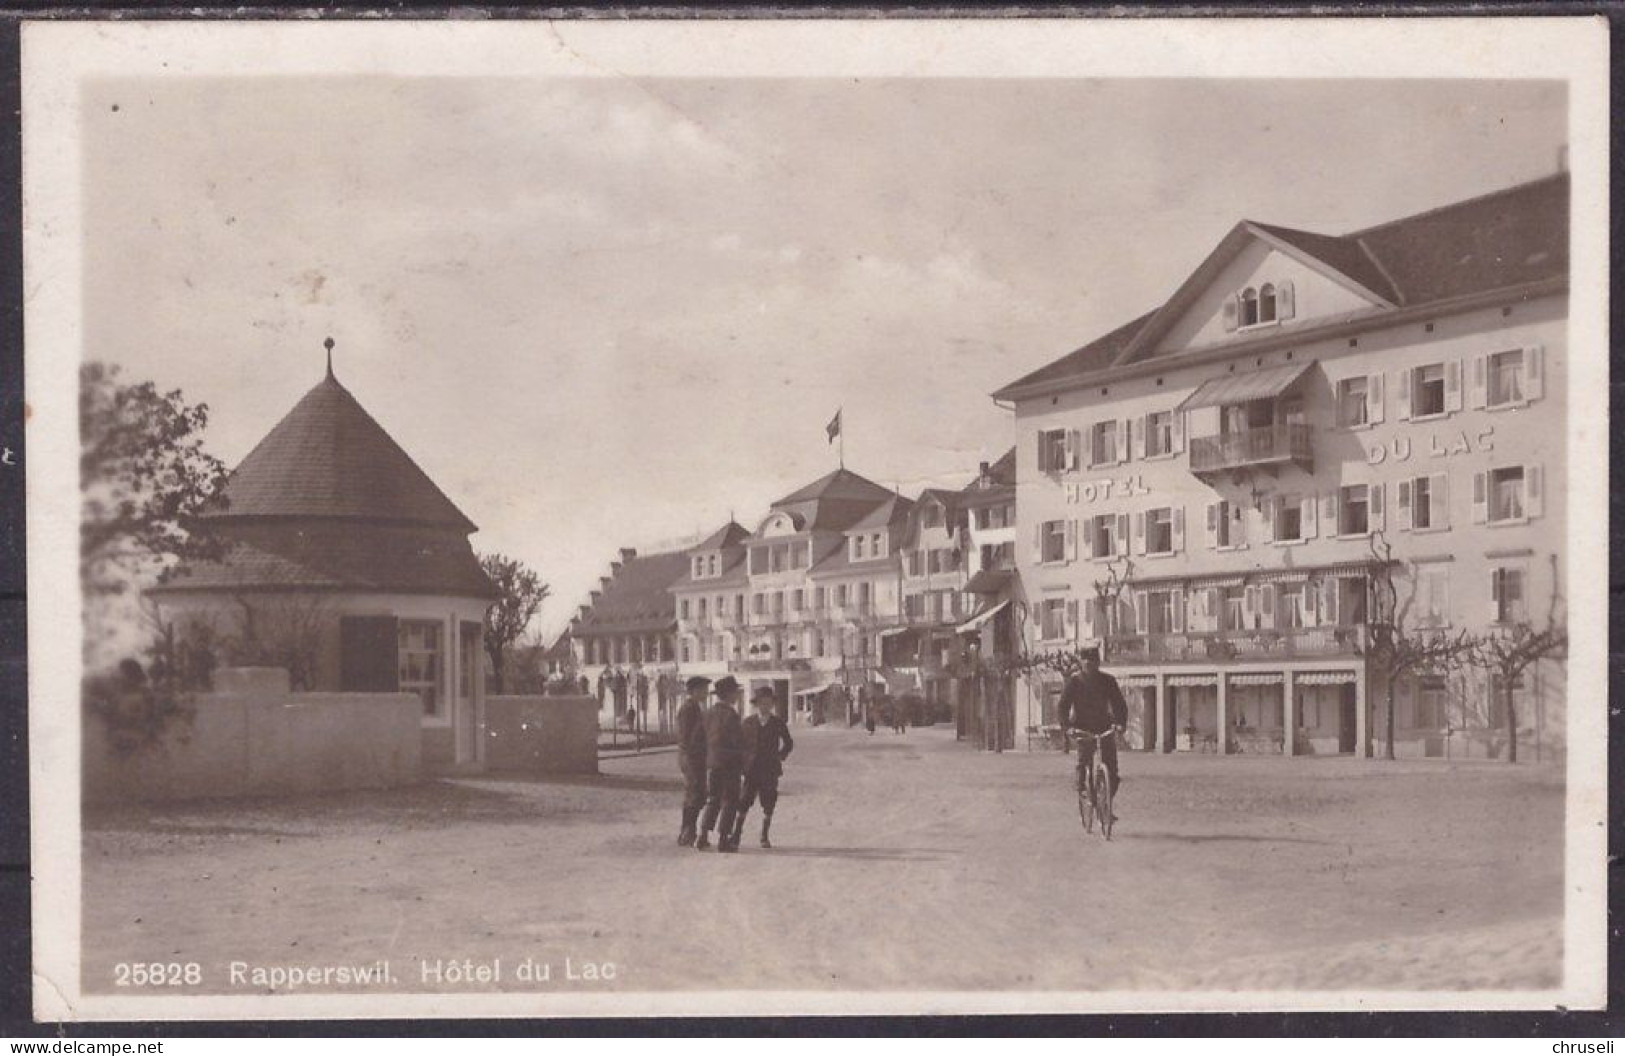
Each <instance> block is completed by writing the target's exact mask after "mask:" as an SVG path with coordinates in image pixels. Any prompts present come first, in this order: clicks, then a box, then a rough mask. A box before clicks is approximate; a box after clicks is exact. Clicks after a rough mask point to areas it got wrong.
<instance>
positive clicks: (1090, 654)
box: [1078, 646, 1100, 664]
mask: <svg viewBox="0 0 1625 1056" xmlns="http://www.w3.org/2000/svg"><path fill="white" fill-rule="evenodd" d="M1078 659H1080V660H1093V661H1094V662H1095V663H1097V664H1098V663H1100V649H1099V648H1097V647H1095V646H1090V647H1089V648H1087V649H1080V650H1078Z"/></svg>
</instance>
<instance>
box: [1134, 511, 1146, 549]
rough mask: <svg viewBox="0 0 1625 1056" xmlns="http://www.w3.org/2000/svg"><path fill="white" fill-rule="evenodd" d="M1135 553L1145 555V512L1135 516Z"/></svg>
mask: <svg viewBox="0 0 1625 1056" xmlns="http://www.w3.org/2000/svg"><path fill="white" fill-rule="evenodd" d="M1134 552H1135V553H1136V554H1143V553H1145V511H1143V510H1142V511H1141V512H1139V513H1136V514H1135V515H1134Z"/></svg>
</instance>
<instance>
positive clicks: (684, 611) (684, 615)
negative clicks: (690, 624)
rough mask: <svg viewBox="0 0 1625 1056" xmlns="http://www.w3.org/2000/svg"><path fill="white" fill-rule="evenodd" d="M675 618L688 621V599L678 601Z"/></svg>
mask: <svg viewBox="0 0 1625 1056" xmlns="http://www.w3.org/2000/svg"><path fill="white" fill-rule="evenodd" d="M677 618H678V619H680V620H686V619H688V599H687V598H683V599H682V600H681V601H679V602H678V603H677Z"/></svg>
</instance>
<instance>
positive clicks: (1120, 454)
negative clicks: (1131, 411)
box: [1117, 418, 1129, 462]
mask: <svg viewBox="0 0 1625 1056" xmlns="http://www.w3.org/2000/svg"><path fill="white" fill-rule="evenodd" d="M1128 426H1129V420H1128V419H1127V418H1120V419H1118V422H1117V461H1118V462H1127V461H1128V445H1129V427H1128Z"/></svg>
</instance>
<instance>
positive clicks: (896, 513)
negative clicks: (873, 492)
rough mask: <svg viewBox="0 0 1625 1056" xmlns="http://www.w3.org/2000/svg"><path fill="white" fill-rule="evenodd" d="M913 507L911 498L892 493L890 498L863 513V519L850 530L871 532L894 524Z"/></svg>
mask: <svg viewBox="0 0 1625 1056" xmlns="http://www.w3.org/2000/svg"><path fill="white" fill-rule="evenodd" d="M913 508H914V502H913V500H911V499H905V498H903V496H901V495H892V496H891V498H889V499H887V500H886V501H885V502H883V503H881V504H880V505H879V506H876V507H875V508H874V509H873V510H870V511H869V513H867V514H866V515H864V517H863V519H862V520H860V521H858V523H857V524H854V525H853V526H852V527H851V529H850V530H851V531H854V532H872V531H875V530H876V529H879V528H885V527H886V526H887V525H891V524H895V523H897V522H898V521H900V520H902V519H903V518H905V517H907V516H908V514H909V511H910V510H912V509H913Z"/></svg>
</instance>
